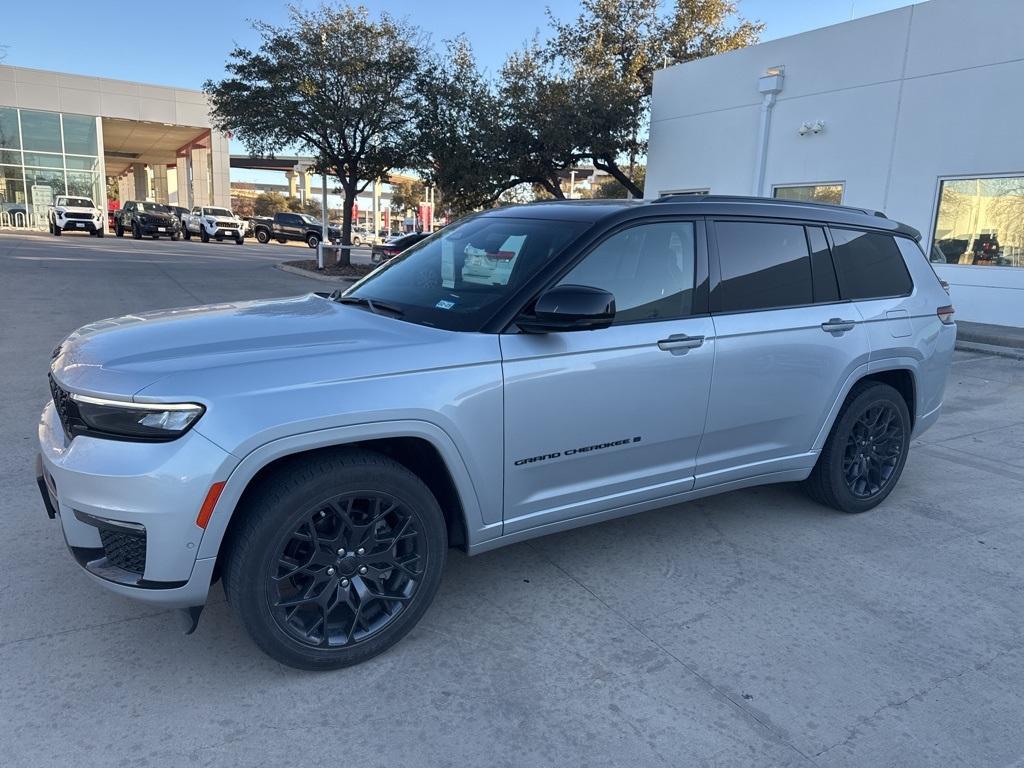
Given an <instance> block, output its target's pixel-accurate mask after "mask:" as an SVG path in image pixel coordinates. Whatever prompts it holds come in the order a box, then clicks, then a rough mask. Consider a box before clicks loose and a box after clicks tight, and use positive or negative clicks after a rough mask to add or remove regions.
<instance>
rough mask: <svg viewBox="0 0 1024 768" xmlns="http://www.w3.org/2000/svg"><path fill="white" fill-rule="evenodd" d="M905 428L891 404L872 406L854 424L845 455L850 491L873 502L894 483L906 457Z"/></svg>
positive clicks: (883, 403)
mask: <svg viewBox="0 0 1024 768" xmlns="http://www.w3.org/2000/svg"><path fill="white" fill-rule="evenodd" d="M903 443H904V435H903V424H902V422H901V421H900V415H899V413H898V412H897V411H896V408H895V407H894V406H893V405H892V404H891V403H886V402H881V403H877V404H874V405H871V406H869V407H868V408H867V409H866V410H865V411H864V412H863V413H862V414H861V416H860V418H858V419H857V421H855V422H854V423H853V427H852V429H851V430H850V436H849V438H848V439H847V441H846V452H845V454H844V455H843V475H844V476H845V478H846V487H847V488H849V489H850V493H852V494H853V495H854V496H855V497H856V498H858V499H870V498H871V497H872V496H875V495H877V494H879V493H881V491H882V490H883V489H884V488H885V487H886V485H887V484H888V483H889V482H890V481H891V480H892V478H893V475H894V473H895V472H896V467H898V466H899V464H900V459H901V458H902V453H903Z"/></svg>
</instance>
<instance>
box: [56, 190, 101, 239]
mask: <svg viewBox="0 0 1024 768" xmlns="http://www.w3.org/2000/svg"><path fill="white" fill-rule="evenodd" d="M49 219H50V220H49V227H50V234H53V235H61V234H62V233H64V232H69V231H70V232H88V233H89V234H90V235H96V236H98V237H103V211H101V210H100V209H99V208H97V207H96V205H95V204H94V203H93V201H92V200H90V199H89V198H88V197H71V196H66V195H58V197H57V199H56V200H54V201H53V206H52V207H51V208H50V215H49Z"/></svg>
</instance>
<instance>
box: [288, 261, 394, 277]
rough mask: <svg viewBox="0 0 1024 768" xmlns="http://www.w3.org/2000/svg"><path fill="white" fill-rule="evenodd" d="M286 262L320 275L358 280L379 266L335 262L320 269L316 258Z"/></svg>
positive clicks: (291, 265)
mask: <svg viewBox="0 0 1024 768" xmlns="http://www.w3.org/2000/svg"><path fill="white" fill-rule="evenodd" d="M284 263H285V265H287V266H289V267H295V268H296V269H304V270H306V271H307V272H315V273H316V274H318V275H329V276H330V277H351V278H353V279H356V280H358V279H359V278H360V277H363V275H368V274H369V273H370V272H372V271H373V270H375V269H376V268H377V266H378V265H376V264H349V265H348V266H347V267H346V266H342V265H340V264H335V265H333V266H330V267H324V268H323V269H322V270H320V269H317V268H316V259H299V260H296V261H286V262H284Z"/></svg>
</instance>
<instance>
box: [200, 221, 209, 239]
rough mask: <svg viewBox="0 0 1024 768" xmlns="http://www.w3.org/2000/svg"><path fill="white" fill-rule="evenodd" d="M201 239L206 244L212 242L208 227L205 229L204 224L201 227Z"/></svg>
mask: <svg viewBox="0 0 1024 768" xmlns="http://www.w3.org/2000/svg"><path fill="white" fill-rule="evenodd" d="M199 239H200V240H202V241H203V242H204V243H208V242H210V235H209V233H208V232H207V231H206V227H204V226H203V225H202V224H200V225H199Z"/></svg>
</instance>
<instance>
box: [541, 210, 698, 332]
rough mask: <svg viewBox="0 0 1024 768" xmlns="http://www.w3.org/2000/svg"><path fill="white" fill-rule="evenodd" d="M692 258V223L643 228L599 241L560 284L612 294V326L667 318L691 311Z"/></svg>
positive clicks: (626, 230) (695, 252) (692, 287)
mask: <svg viewBox="0 0 1024 768" xmlns="http://www.w3.org/2000/svg"><path fill="white" fill-rule="evenodd" d="M696 260H697V246H696V233H695V230H694V224H693V222H692V221H671V222H655V223H651V224H641V225H639V226H636V227H631V228H629V229H624V230H622V231H621V232H616V233H615V234H614V235H611V236H610V237H608V238H607V239H606V240H604V241H603V242H601V243H600V244H599V245H598V246H597V247H596V248H595V249H594V250H592V251H591V252H590V253H589V254H587V256H586V257H585V258H584V259H583V261H581V262H580V263H579V264H577V265H576V266H575V267H573V268H572V270H571V271H570V272H569V274H567V275H566V276H565V277H563V278H562V279H561V280H560V281H559V284H560V285H587V286H590V287H592V288H602V289H604V290H606V291H608V292H609V293H611V294H612V295H613V296H614V297H615V323H614V325H618V324H620V323H632V322H638V321H644V320H647V321H658V320H671V319H674V318H679V317H686V316H688V315H690V314H691V313H692V311H693V289H694V270H695V267H696Z"/></svg>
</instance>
